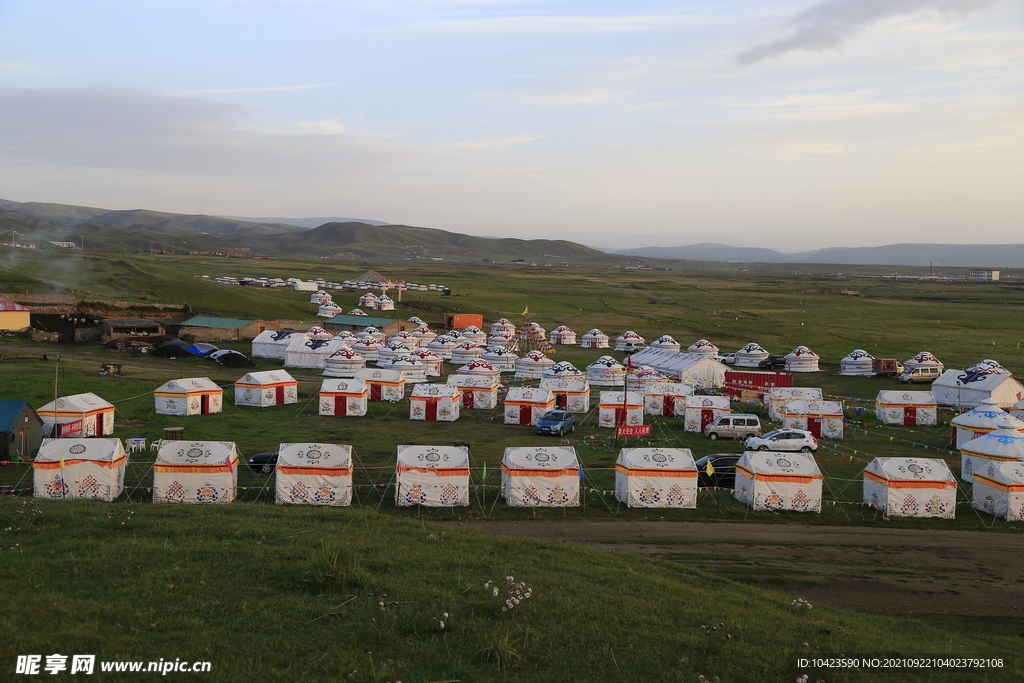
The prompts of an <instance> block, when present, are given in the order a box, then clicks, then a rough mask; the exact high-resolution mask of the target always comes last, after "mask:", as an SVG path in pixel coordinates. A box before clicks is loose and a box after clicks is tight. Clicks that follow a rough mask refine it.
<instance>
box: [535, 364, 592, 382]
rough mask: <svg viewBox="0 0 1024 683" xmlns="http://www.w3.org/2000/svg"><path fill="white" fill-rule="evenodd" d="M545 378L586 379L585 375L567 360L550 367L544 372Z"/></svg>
mask: <svg viewBox="0 0 1024 683" xmlns="http://www.w3.org/2000/svg"><path fill="white" fill-rule="evenodd" d="M544 376H545V377H551V378H555V377H560V378H573V379H586V378H587V373H585V372H583V371H581V370H579V369H577V368H576V366H575V365H573V364H572V363H570V362H569V361H567V360H561V361H558V362H557V363H555V364H554V365H552V366H551V367H550V368H548V369H547V370H545V371H544Z"/></svg>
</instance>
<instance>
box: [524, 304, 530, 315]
mask: <svg viewBox="0 0 1024 683" xmlns="http://www.w3.org/2000/svg"><path fill="white" fill-rule="evenodd" d="M529 312H530V307H529V306H527V307H526V308H524V309H523V313H522V315H527V314H528V313H529Z"/></svg>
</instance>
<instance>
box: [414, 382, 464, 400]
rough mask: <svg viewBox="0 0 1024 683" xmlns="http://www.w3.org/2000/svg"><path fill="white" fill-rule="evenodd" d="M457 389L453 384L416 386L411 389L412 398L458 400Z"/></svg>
mask: <svg viewBox="0 0 1024 683" xmlns="http://www.w3.org/2000/svg"><path fill="white" fill-rule="evenodd" d="M459 393H461V392H460V391H459V387H457V386H456V385H454V384H422V383H421V384H417V385H415V386H414V387H413V388H412V398H425V397H428V396H431V397H433V396H437V397H447V398H458V396H459Z"/></svg>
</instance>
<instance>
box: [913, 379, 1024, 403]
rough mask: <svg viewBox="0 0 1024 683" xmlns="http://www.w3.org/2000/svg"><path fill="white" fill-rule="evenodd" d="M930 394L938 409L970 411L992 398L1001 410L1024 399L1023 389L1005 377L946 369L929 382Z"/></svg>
mask: <svg viewBox="0 0 1024 683" xmlns="http://www.w3.org/2000/svg"><path fill="white" fill-rule="evenodd" d="M932 393H934V394H935V402H936V403H938V404H939V405H940V406H956V407H957V408H971V407H973V406H976V405H979V404H980V403H981V402H982V400H983V399H986V398H991V399H993V400H994V401H995V402H996V405H998V406H999V407H1000V408H1009V407H1011V406H1013V405H1014V404H1016V403H1017V401H1020V400H1021V399H1024V386H1022V385H1021V383H1020V382H1018V381H1017V380H1016V379H1014V378H1013V377H1011V376H1010V375H1006V374H997V373H992V372H971V371H969V370H968V371H963V370H946V371H945V372H944V373H942V375H941V376H940V377H939V378H938V379H937V380H935V381H934V382H932Z"/></svg>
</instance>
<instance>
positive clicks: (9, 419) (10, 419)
mask: <svg viewBox="0 0 1024 683" xmlns="http://www.w3.org/2000/svg"><path fill="white" fill-rule="evenodd" d="M26 405H28V401H26V400H25V399H23V398H5V399H0V432H11V431H14V423H15V421H16V420H17V419H18V416H19V415H21V411H22V410H24V409H25V406H26ZM29 409H30V410H31V407H30V408H29Z"/></svg>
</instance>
